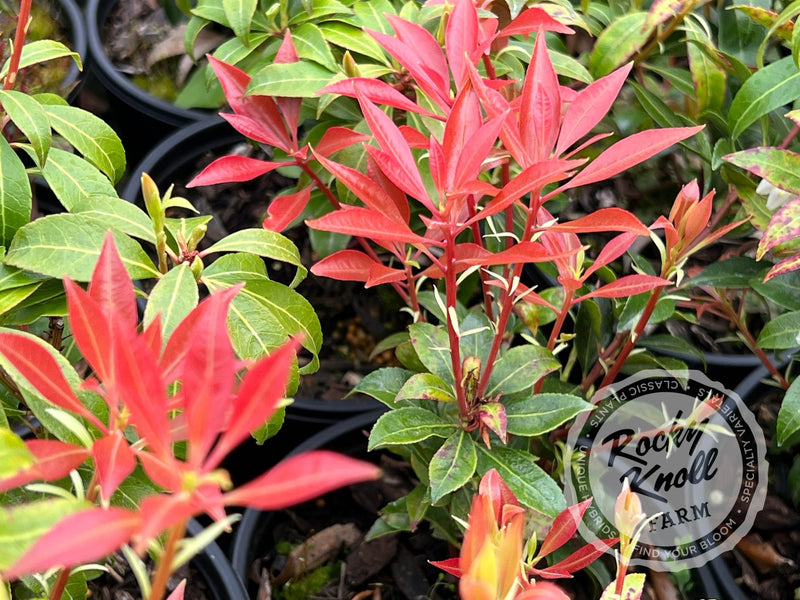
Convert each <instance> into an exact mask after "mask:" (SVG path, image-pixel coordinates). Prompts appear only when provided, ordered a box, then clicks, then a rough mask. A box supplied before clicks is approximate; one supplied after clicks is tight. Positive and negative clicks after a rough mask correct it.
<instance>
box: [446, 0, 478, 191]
mask: <svg viewBox="0 0 800 600" xmlns="http://www.w3.org/2000/svg"><path fill="white" fill-rule="evenodd" d="M470 4H471V3H470ZM482 121H483V114H482V113H481V105H480V103H479V102H478V96H477V94H475V92H474V90H473V89H472V88H471V87H465V88H463V89H462V90H461V91H460V92H459V93H458V95H457V96H456V101H455V102H454V103H453V109H452V110H451V111H450V114H449V115H448V116H447V122H446V123H445V125H444V136H443V138H442V150H443V152H444V157H445V161H446V164H447V173H446V178H445V180H446V184H445V185H446V187H445V189H446V190H448V191H455V188H454V186H453V182H454V181H455V180H456V171H457V167H458V162H459V159H461V158H462V155H463V154H464V152H465V150H466V148H467V144H468V141H469V139H470V138H471V137H472V136H473V135H474V134H475V133H476V132H477V131H478V130H479V129H480V127H481V123H482ZM471 152H472V149H471V148H470V153H471ZM487 153H488V150H487Z"/></svg>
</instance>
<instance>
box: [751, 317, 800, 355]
mask: <svg viewBox="0 0 800 600" xmlns="http://www.w3.org/2000/svg"><path fill="white" fill-rule="evenodd" d="M757 346H758V347H759V348H768V349H774V350H785V349H787V348H796V347H797V346H800V311H794V312H790V313H784V314H782V315H778V316H777V317H775V318H774V319H772V320H771V321H770V322H768V323H767V324H766V325H765V326H764V329H762V330H761V334H760V335H759V336H758V342H757Z"/></svg>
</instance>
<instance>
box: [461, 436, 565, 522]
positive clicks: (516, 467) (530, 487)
mask: <svg viewBox="0 0 800 600" xmlns="http://www.w3.org/2000/svg"><path fill="white" fill-rule="evenodd" d="M476 448H477V450H478V473H479V474H480V475H481V476H483V475H484V474H485V473H486V472H487V471H489V470H490V469H497V472H498V473H499V474H500V477H502V478H503V481H505V482H506V484H507V485H508V487H509V488H511V491H512V492H514V495H515V496H516V497H517V499H518V500H519V501H520V503H521V504H522V505H524V506H527V507H529V508H532V509H534V510H537V511H539V512H541V513H544V514H545V515H548V516H550V517H555V516H556V515H557V514H558V513H559V512H561V511H562V510H564V508H566V502H565V501H564V495H563V494H562V493H561V490H560V489H559V487H558V484H557V483H556V482H555V481H553V479H551V478H550V476H549V475H548V474H547V473H546V472H545V471H544V470H543V469H542V468H541V467H539V465H537V464H536V462H535V457H534V456H533V455H532V454H530V453H528V452H523V451H522V450H515V449H513V448H506V447H504V446H494V447H493V448H492V449H491V450H489V449H487V448H486V447H485V446H484V445H482V444H481V445H478V446H476Z"/></svg>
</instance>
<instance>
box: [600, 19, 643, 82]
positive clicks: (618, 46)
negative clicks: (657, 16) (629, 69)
mask: <svg viewBox="0 0 800 600" xmlns="http://www.w3.org/2000/svg"><path fill="white" fill-rule="evenodd" d="M646 20H647V13H645V12H636V11H633V12H629V13H626V14H625V15H623V16H621V17H619V18H618V19H616V20H615V21H614V22H613V23H611V25H609V26H608V27H606V28H605V29H604V30H603V33H602V34H600V37H598V38H597V41H596V42H595V45H594V50H592V55H591V56H590V58H589V72H590V73H591V74H592V77H595V78H597V77H602V76H603V75H608V74H609V73H611V71H613V70H614V69H616V68H617V67H619V66H621V65H623V64H624V63H626V62H627V61H628V60H629V59H630V58H631V56H633V55H634V54H635V53H636V52H637V51H638V50H639V49H640V48H641V47H642V46H643V45H644V43H645V42H646V41H647V39H648V38H649V37H650V33H651V32H652V27H650V28H646V27H645V25H646Z"/></svg>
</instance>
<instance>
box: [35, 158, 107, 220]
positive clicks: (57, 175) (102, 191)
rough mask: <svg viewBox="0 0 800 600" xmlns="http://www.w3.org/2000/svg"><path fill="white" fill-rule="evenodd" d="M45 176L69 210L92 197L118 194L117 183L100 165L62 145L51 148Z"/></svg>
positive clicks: (43, 174) (44, 172) (57, 196)
mask: <svg viewBox="0 0 800 600" xmlns="http://www.w3.org/2000/svg"><path fill="white" fill-rule="evenodd" d="M42 177H44V179H45V181H47V185H49V186H50V189H51V190H53V193H54V194H55V195H56V198H58V201H59V202H61V204H62V205H63V206H64V208H66V209H67V210H68V211H71V210H72V207H73V206H75V205H76V204H77V203H79V202H80V201H82V200H85V199H86V198H89V197H90V196H105V197H115V196H117V192H116V190H115V189H114V186H113V185H111V182H110V181H109V180H108V178H107V177H106V176H105V175H103V174H102V173H101V172H100V170H99V169H97V167H95V166H94V165H92V163H90V162H88V161H86V160H84V159H82V158H81V157H80V156H78V155H77V154H73V153H72V152H66V151H65V150H61V149H60V148H51V149H50V154H49V155H48V157H47V162H46V163H45V164H44V168H43V169H42Z"/></svg>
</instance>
